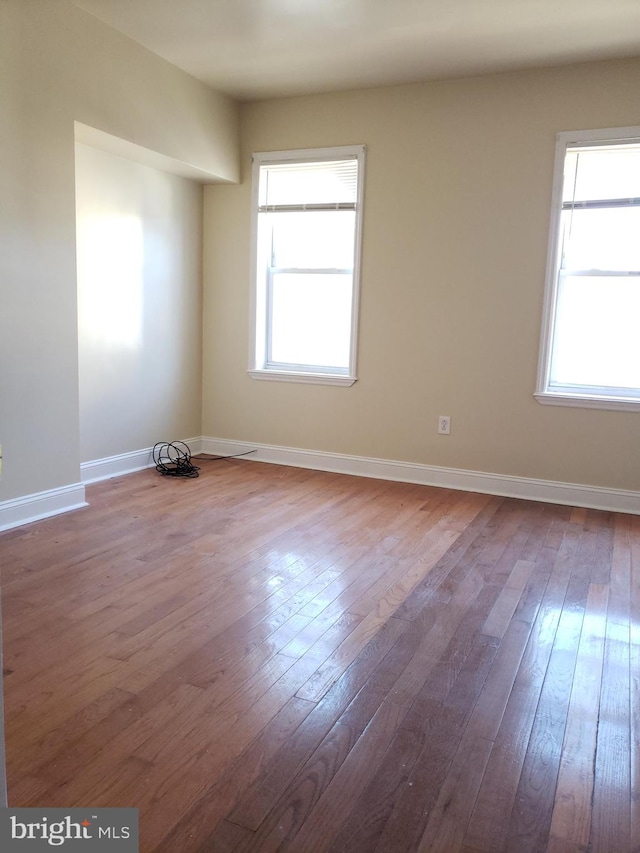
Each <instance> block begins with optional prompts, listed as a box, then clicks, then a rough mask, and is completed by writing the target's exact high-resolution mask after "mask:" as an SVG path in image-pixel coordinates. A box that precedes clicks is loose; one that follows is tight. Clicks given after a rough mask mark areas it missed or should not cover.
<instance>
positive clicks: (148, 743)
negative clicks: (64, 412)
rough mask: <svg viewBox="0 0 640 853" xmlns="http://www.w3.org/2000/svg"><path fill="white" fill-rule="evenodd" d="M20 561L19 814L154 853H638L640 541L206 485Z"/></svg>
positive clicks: (10, 679) (436, 499)
mask: <svg viewBox="0 0 640 853" xmlns="http://www.w3.org/2000/svg"><path fill="white" fill-rule="evenodd" d="M88 498H89V501H90V507H88V508H86V509H83V510H79V511H77V512H74V513H70V514H67V515H63V516H58V517H57V518H53V519H49V520H46V521H42V522H38V523H35V524H31V525H29V526H26V527H24V528H20V529H18V530H14V531H10V532H8V533H5V534H2V535H0V554H1V558H2V606H3V619H4V690H5V705H6V710H5V713H6V724H5V725H6V747H7V775H8V795H9V805H10V806H25V807H26V806H42V807H44V806H61V807H71V806H94V807H102V806H135V807H137V808H139V810H140V829H141V850H142V851H145V853H146V851H162V853H190V851H214V853H227V851H244V852H245V853H262V851H276V850H283V851H294V853H306V851H308V853H322V851H332V852H333V853H345V852H347V853H360V852H361V853H373V851H378V853H402V851H406V853H409V851H417V853H427V851H442V853H455V851H460V853H494V851H517V853H527V851H544V850H548V851H552V853H578V851H593V853H596V851H602V853H625V851H632V850H633V851H636V853H637V851H640V517H638V516H630V515H621V514H613V513H605V512H597V511H591V510H584V509H572V508H571V507H560V506H551V505H546V504H538V503H529V502H525V501H517V500H511V499H503V498H498V497H490V496H486V495H476V494H467V493H462V492H454V491H449V490H446V489H435V488H429V487H423V486H413V485H407V484H398V483H388V482H383V481H375V480H367V479H360V478H352V477H346V476H340V475H334V474H327V473H322V472H312V471H303V470H298V469H292V468H283V467H277V466H272V465H263V464H259V463H254V462H251V461H247V460H227V461H217V462H211V463H209V462H203V463H202V474H201V477H200V478H199V479H198V480H172V479H166V478H162V477H160V476H159V475H158V474H157V473H156V472H155V471H144V472H141V473H139V474H134V475H130V476H128V477H123V478H119V479H114V480H111V481H108V482H105V483H101V484H98V485H94V486H91V487H89V489H88Z"/></svg>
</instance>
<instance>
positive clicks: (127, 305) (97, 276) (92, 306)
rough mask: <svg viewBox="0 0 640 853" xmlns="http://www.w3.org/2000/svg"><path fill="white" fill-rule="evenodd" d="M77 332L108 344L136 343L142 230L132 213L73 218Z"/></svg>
mask: <svg viewBox="0 0 640 853" xmlns="http://www.w3.org/2000/svg"><path fill="white" fill-rule="evenodd" d="M77 251H78V321H79V330H80V335H81V336H82V337H83V338H84V339H85V340H87V341H89V342H94V343H100V345H101V346H104V347H108V348H113V349H123V348H127V349H134V348H139V347H140V346H142V328H143V323H142V319H143V315H142V312H143V289H144V278H143V273H144V269H143V266H144V236H143V228H142V222H141V220H140V219H139V218H137V217H135V216H97V217H89V218H86V219H81V220H80V221H79V222H78V234H77Z"/></svg>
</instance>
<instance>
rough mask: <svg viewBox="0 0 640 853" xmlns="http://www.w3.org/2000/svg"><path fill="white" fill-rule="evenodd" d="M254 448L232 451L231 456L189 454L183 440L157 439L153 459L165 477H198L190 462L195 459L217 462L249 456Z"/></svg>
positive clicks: (187, 446)
mask: <svg viewBox="0 0 640 853" xmlns="http://www.w3.org/2000/svg"><path fill="white" fill-rule="evenodd" d="M251 453H255V450H247V451H246V452H245V453H234V454H233V455H231V456H208V457H207V456H195V457H192V456H191V450H190V449H189V445H188V444H185V443H184V441H159V442H158V443H157V444H155V445H154V446H153V461H154V463H155V466H156V471H158V472H159V473H160V474H163V475H164V476H165V477H199V476H200V468H198V466H197V465H194V464H193V463H192V462H191V459H192V458H194V459H197V460H198V461H202V462H217V461H219V460H221V459H237V458H238V457H239V456H249V455H250V454H251Z"/></svg>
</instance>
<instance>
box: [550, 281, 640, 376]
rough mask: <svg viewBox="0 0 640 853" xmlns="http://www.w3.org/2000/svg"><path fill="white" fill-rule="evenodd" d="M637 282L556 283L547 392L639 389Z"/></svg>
mask: <svg viewBox="0 0 640 853" xmlns="http://www.w3.org/2000/svg"><path fill="white" fill-rule="evenodd" d="M638 317H640V276H629V277H625V278H621V277H615V278H607V277H606V276H597V277H593V278H592V277H590V276H566V277H561V279H560V287H559V292H558V304H557V310H556V322H555V328H554V341H553V355H552V363H551V382H550V385H551V386H552V387H553V386H558V385H560V386H565V385H592V386H605V387H614V388H635V389H640V335H639V334H638Z"/></svg>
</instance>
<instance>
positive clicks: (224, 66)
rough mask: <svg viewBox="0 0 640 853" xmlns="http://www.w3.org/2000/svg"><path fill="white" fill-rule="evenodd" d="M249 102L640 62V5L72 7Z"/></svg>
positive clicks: (320, 1) (128, 2)
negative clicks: (590, 63) (587, 63)
mask: <svg viewBox="0 0 640 853" xmlns="http://www.w3.org/2000/svg"><path fill="white" fill-rule="evenodd" d="M74 2H75V3H76V5H77V6H80V7H81V8H83V9H85V10H86V11H88V12H91V13H92V14H94V15H95V16H96V17H98V18H100V19H102V20H103V21H105V22H106V23H107V24H109V25H111V26H112V27H114V28H115V29H117V30H120V31H121V32H123V33H125V34H126V35H128V36H130V37H131V38H133V39H135V40H136V41H138V42H140V44H143V45H145V47H147V48H149V49H150V50H152V51H153V52H154V53H157V54H159V55H160V56H162V57H164V58H165V59H167V60H169V62H172V63H173V64H174V65H177V66H179V67H180V68H183V69H184V70H185V71H188V72H189V73H190V74H192V75H194V76H195V77H198V78H200V80H203V81H204V82H205V83H208V84H209V85H210V86H212V87H213V88H215V89H217V90H219V91H222V92H226V93H228V94H229V95H232V96H234V97H236V98H239V99H241V100H251V99H256V98H267V97H274V96H281V95H294V94H302V93H306V92H326V91H335V90H339V89H353V88H360V87H366V86H379V85H387V84H393V83H402V82H409V81H417V80H426V79H437V78H445V77H462V76H466V75H470V74H478V73H486V72H491V71H500V70H505V69H516V68H527V67H540V66H545V65H555V64H565V63H571V62H580V61H583V60H592V59H612V58H615V57H626V56H638V55H640V0H74Z"/></svg>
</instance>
